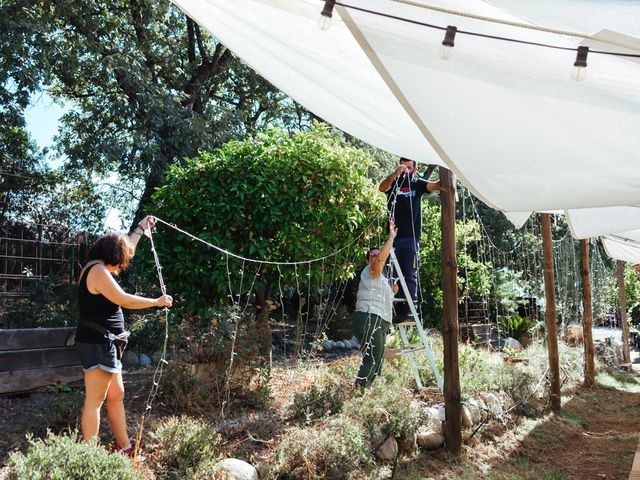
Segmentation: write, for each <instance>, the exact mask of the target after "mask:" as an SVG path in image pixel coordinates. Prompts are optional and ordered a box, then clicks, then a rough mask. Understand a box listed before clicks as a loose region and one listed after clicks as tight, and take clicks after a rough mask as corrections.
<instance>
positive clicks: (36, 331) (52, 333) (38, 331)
mask: <svg viewBox="0 0 640 480" xmlns="http://www.w3.org/2000/svg"><path fill="white" fill-rule="evenodd" d="M75 335H76V328H75V327H63V328H19V329H5V330H0V350H2V351H4V350H25V349H29V348H49V347H61V346H71V345H73V344H74V341H75Z"/></svg>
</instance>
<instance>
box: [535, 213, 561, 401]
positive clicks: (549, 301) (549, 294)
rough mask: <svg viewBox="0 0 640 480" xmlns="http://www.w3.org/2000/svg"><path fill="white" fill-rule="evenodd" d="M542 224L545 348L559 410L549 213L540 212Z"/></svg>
mask: <svg viewBox="0 0 640 480" xmlns="http://www.w3.org/2000/svg"><path fill="white" fill-rule="evenodd" d="M540 223H541V224H542V246H543V251H544V296H545V301H546V312H545V316H544V322H545V325H546V328H547V350H548V352H549V377H550V380H551V408H552V409H553V410H555V411H558V410H560V407H561V398H560V362H559V359H558V328H557V326H556V286H555V279H554V275H553V240H552V238H551V215H550V214H549V213H541V214H540Z"/></svg>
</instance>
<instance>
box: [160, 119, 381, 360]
mask: <svg viewBox="0 0 640 480" xmlns="http://www.w3.org/2000/svg"><path fill="white" fill-rule="evenodd" d="M371 163H372V161H371V158H370V157H369V156H368V155H367V154H365V153H363V152H362V151H360V150H357V149H355V148H352V147H348V146H346V145H345V144H344V139H343V138H342V137H341V136H339V135H336V133H335V132H332V131H331V130H329V129H328V128H327V127H326V126H325V125H322V124H318V125H316V126H315V128H314V129H313V130H312V131H309V132H307V133H295V134H293V135H288V134H287V133H285V132H282V131H278V130H268V131H266V132H264V133H260V134H258V135H256V136H255V137H254V138H252V139H248V140H244V141H242V142H240V141H232V142H229V143H227V144H226V145H225V146H224V147H222V148H220V149H218V150H216V151H214V152H213V153H201V154H200V155H199V156H197V157H195V158H193V159H190V160H188V162H187V165H186V166H184V167H179V166H174V167H172V168H171V170H170V173H169V175H168V178H167V183H166V184H165V185H164V186H163V187H162V188H160V189H159V190H158V191H157V193H156V194H155V195H154V200H155V202H156V203H157V204H156V206H155V207H154V211H155V212H157V214H158V216H159V217H160V218H165V219H167V220H170V221H172V222H175V223H176V224H178V225H179V226H180V227H182V228H184V229H186V230H188V231H191V232H195V233H197V235H198V236H199V237H201V238H202V239H204V240H206V241H208V242H210V243H213V244H215V245H218V246H220V247H222V248H224V249H227V250H229V251H232V252H234V253H236V254H238V255H242V256H245V257H251V258H257V259H269V260H277V261H300V260H307V259H312V258H318V257H322V256H324V255H327V254H328V253H330V252H334V251H336V250H338V249H339V248H340V247H343V246H345V245H347V244H349V243H350V242H352V241H353V240H354V239H355V238H356V237H358V236H359V235H360V234H361V233H362V232H363V231H364V230H365V228H366V227H367V225H369V224H371V222H372V220H373V219H375V218H376V216H378V215H380V214H381V213H382V212H383V211H384V204H383V201H382V200H383V199H382V196H381V195H380V194H379V193H377V190H376V188H375V186H374V185H373V184H372V183H371V182H370V181H369V180H368V179H367V177H366V174H367V171H368V169H369V167H370V166H371ZM157 248H158V251H159V253H160V255H161V257H163V258H171V261H170V262H166V265H165V266H164V272H165V274H166V275H167V278H171V282H172V285H173V287H172V288H173V290H174V292H175V293H176V295H178V296H179V297H180V298H181V302H183V304H186V305H188V306H189V307H190V308H191V309H192V310H193V311H194V312H204V311H205V310H206V309H207V308H208V307H210V306H212V305H213V304H215V303H220V302H226V301H228V298H227V297H228V296H229V295H230V294H235V293H237V292H238V290H239V287H238V285H239V282H240V279H241V276H242V275H241V274H240V273H239V272H238V271H239V270H241V269H243V268H244V269H245V270H247V273H249V275H250V276H252V275H253V273H252V270H253V271H256V270H255V268H256V265H253V266H252V265H249V264H247V265H244V264H242V263H241V262H237V261H234V260H233V259H229V258H227V257H226V255H225V254H220V253H216V252H214V251H212V250H210V249H207V248H206V247H205V246H198V245H197V244H194V242H193V241H192V240H190V239H189V238H188V237H186V236H184V235H181V234H179V233H176V232H175V231H173V230H171V231H168V232H167V233H166V235H164V234H163V241H162V243H159V245H158V247H157ZM334 264H335V266H334ZM331 268H332V269H333V268H335V269H336V270H335V272H334V273H333V274H335V278H336V279H340V278H345V277H349V276H352V275H353V273H354V268H355V266H354V265H352V264H351V263H350V262H349V261H348V258H347V255H346V251H345V252H343V253H342V254H341V255H339V256H338V257H337V258H335V260H334V259H332V262H331ZM296 273H298V274H299V278H296V277H295V275H296ZM325 273H327V272H326V265H325V264H324V263H323V262H314V263H311V264H305V265H304V266H303V267H302V268H301V269H300V271H299V272H298V271H296V270H293V271H292V270H291V269H286V270H285V269H280V267H278V266H275V265H269V264H264V263H263V264H260V265H259V268H258V274H259V276H257V277H256V279H255V284H254V289H253V290H254V293H255V306H256V311H257V314H256V330H257V333H258V335H259V338H260V340H261V343H260V351H261V354H262V356H263V357H264V358H267V357H269V356H270V353H271V333H270V330H269V323H268V313H269V305H270V299H271V297H272V294H273V293H274V292H275V290H276V289H277V288H278V285H279V283H281V284H282V285H286V284H289V285H291V284H295V283H296V282H310V283H313V282H316V283H317V282H319V280H320V279H321V278H322V276H323V275H324V274H325ZM281 275H282V277H281ZM307 275H309V276H308V280H305V279H304V277H306V276H307ZM328 275H329V273H327V276H328ZM300 277H302V278H300ZM246 281H247V282H250V280H246ZM245 288H248V286H247V285H246V284H245Z"/></svg>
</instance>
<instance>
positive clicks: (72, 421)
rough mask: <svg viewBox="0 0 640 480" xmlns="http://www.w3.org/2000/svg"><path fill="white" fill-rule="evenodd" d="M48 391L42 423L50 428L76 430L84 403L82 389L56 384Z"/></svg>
mask: <svg viewBox="0 0 640 480" xmlns="http://www.w3.org/2000/svg"><path fill="white" fill-rule="evenodd" d="M50 392H51V394H50V400H49V405H48V407H49V408H48V409H47V411H46V412H43V414H42V417H43V424H44V425H46V426H47V428H50V429H52V430H59V429H62V428H67V429H69V430H76V429H77V428H78V427H79V426H80V415H81V414H82V405H83V404H84V392H83V391H82V389H79V388H70V387H67V386H66V385H63V386H59V385H56V386H55V387H51V390H50Z"/></svg>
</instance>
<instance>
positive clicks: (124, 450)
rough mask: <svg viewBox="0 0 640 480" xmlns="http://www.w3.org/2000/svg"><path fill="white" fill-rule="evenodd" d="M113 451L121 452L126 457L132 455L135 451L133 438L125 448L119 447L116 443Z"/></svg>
mask: <svg viewBox="0 0 640 480" xmlns="http://www.w3.org/2000/svg"><path fill="white" fill-rule="evenodd" d="M113 452H114V453H122V454H123V455H126V456H127V457H133V456H134V455H135V453H136V442H135V440H131V441H130V443H129V446H128V447H127V448H121V447H120V446H119V445H117V444H116V446H115V447H114V448H113Z"/></svg>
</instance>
